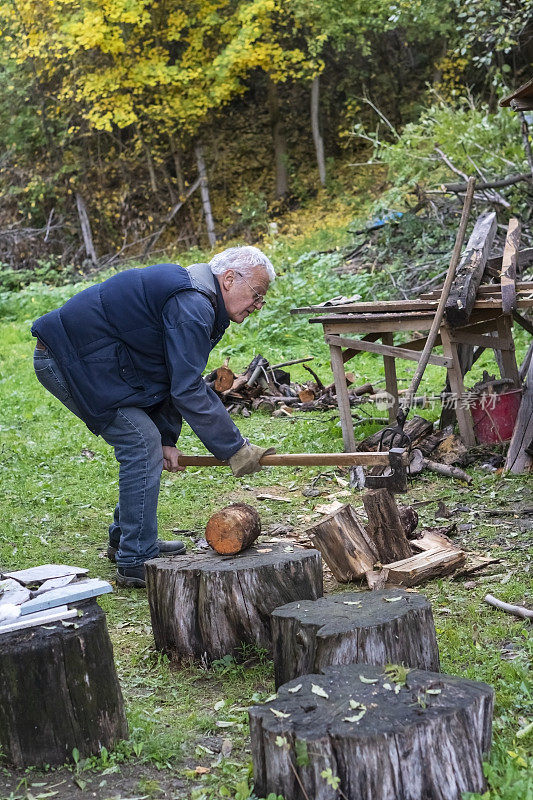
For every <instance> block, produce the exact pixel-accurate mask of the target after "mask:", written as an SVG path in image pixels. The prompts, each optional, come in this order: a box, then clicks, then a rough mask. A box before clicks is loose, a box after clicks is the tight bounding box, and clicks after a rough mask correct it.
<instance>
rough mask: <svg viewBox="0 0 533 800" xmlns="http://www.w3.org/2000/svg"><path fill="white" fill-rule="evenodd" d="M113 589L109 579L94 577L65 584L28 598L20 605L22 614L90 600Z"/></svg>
mask: <svg viewBox="0 0 533 800" xmlns="http://www.w3.org/2000/svg"><path fill="white" fill-rule="evenodd" d="M112 591H113V587H112V586H111V584H110V583H108V582H107V581H101V580H99V579H98V578H92V579H89V580H86V581H78V583H74V584H70V585H69V586H63V587H62V588H60V589H51V591H49V592H45V593H44V594H42V595H39V596H38V597H34V598H33V599H32V600H28V601H27V602H26V603H23V604H22V605H21V607H20V613H21V615H22V616H25V615H26V614H33V613H34V612H35V611H44V610H45V609H46V608H54V607H55V606H60V605H64V604H65V603H77V602H78V601H79V600H88V599H89V598H90V597H97V596H98V595H100V594H108V593H109V592H112Z"/></svg>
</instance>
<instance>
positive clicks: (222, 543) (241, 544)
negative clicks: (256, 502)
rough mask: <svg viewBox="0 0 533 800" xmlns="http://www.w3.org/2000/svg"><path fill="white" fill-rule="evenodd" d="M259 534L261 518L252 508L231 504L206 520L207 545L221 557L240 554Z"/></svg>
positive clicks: (240, 504)
mask: <svg viewBox="0 0 533 800" xmlns="http://www.w3.org/2000/svg"><path fill="white" fill-rule="evenodd" d="M260 533H261V518H260V517H259V514H258V512H257V511H256V509H255V508H253V506H249V505H247V504H246V503H233V505H231V506H226V508H221V509H220V511H217V512H215V513H214V514H213V515H212V516H211V517H210V518H209V520H208V523H207V525H206V528H205V538H206V540H207V543H208V544H209V545H210V546H211V547H212V548H213V550H215V551H216V552H217V553H220V554H221V555H234V554H235V553H240V552H242V551H243V550H245V549H246V548H247V547H250V545H251V544H253V543H254V542H255V540H256V539H257V537H258V536H259V534H260Z"/></svg>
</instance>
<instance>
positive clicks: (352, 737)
mask: <svg viewBox="0 0 533 800" xmlns="http://www.w3.org/2000/svg"><path fill="white" fill-rule="evenodd" d="M401 677H402V676H399V678H398V677H397V678H396V679H397V680H398V681H399V682H398V683H395V680H394V677H391V674H390V673H389V674H387V673H386V672H384V670H383V668H382V667H381V668H380V667H375V666H368V665H362V664H346V665H343V666H334V667H327V668H326V670H325V671H324V674H322V675H318V674H314V675H304V676H303V677H301V678H297V679H296V680H293V681H291V682H290V683H287V684H285V685H284V686H282V687H281V688H280V689H279V692H278V699H277V700H274V701H272V702H271V703H268V704H264V705H260V706H254V707H252V708H250V709H249V715H250V734H251V740H252V758H253V768H254V779H255V792H256V794H257V795H258V796H260V797H266V796H267V795H268V794H269V793H270V792H273V793H274V794H275V795H278V794H281V795H283V797H287V798H289V797H290V798H291V800H305V798H313V800H337V799H338V798H339V797H340V796H342V797H346V798H353V799H354V800H355V798H357V800H422V798H423V800H460V798H461V796H462V792H482V791H483V790H484V787H485V781H484V778H483V769H482V758H483V756H484V755H486V754H487V753H488V751H489V749H490V743H491V729H492V708H493V690H492V688H491V687H490V686H487V684H484V683H476V682H474V681H469V680H463V679H461V678H454V677H451V676H450V675H442V674H439V673H435V672H424V671H422V670H413V671H411V672H409V673H408V674H407V676H403V677H404V681H403V682H402V681H401ZM364 681H366V682H364ZM298 687H299V688H298ZM324 695H325V696H324ZM341 793H342V794H341Z"/></svg>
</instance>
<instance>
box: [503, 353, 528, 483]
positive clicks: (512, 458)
mask: <svg viewBox="0 0 533 800" xmlns="http://www.w3.org/2000/svg"><path fill="white" fill-rule="evenodd" d="M532 442H533V359H531V361H530V364H529V369H528V372H527V388H526V390H525V392H524V396H523V397H522V402H521V403H520V408H519V409H518V416H517V418H516V423H515V426H514V431H513V436H512V438H511V443H510V444H509V450H508V452H507V458H506V459H505V466H504V472H513V473H515V474H520V473H521V472H526V471H528V470H531V467H532V466H533V458H532V457H531V456H530V455H529V453H526V448H528V449H529V448H530V447H531V444H532Z"/></svg>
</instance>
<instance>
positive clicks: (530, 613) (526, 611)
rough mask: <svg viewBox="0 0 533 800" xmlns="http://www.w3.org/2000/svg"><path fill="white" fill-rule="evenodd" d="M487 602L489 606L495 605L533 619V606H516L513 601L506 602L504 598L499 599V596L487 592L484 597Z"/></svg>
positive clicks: (517, 615)
mask: <svg viewBox="0 0 533 800" xmlns="http://www.w3.org/2000/svg"><path fill="white" fill-rule="evenodd" d="M484 600H485V603H488V604H489V606H494V608H499V609H500V610H501V611H505V612H506V613H507V614H513V615H514V616H515V617H521V618H522V619H533V609H531V608H524V606H514V605H511V603H504V602H503V600H498V598H497V597H494V596H493V595H492V594H487V595H485V597H484Z"/></svg>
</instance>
